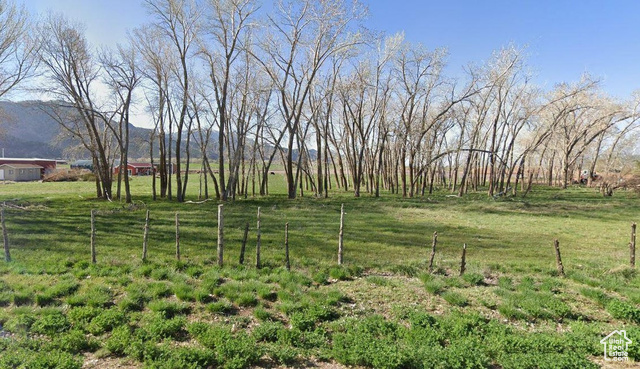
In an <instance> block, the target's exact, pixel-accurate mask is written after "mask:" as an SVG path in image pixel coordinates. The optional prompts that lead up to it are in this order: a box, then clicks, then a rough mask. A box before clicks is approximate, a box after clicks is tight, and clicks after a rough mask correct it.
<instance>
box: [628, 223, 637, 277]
mask: <svg viewBox="0 0 640 369" xmlns="http://www.w3.org/2000/svg"><path fill="white" fill-rule="evenodd" d="M629 263H630V264H631V267H632V268H635V267H636V224H635V223H631V242H630V243H629Z"/></svg>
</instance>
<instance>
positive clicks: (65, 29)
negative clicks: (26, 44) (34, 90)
mask: <svg viewBox="0 0 640 369" xmlns="http://www.w3.org/2000/svg"><path fill="white" fill-rule="evenodd" d="M40 37H41V38H42V42H43V43H42V46H41V48H40V50H39V57H40V61H41V62H42V64H43V65H44V66H45V67H46V71H45V76H46V77H47V80H48V82H49V83H48V84H47V85H46V88H45V90H44V91H43V92H45V93H47V94H49V95H51V96H52V97H54V98H55V99H56V100H58V101H61V103H60V104H59V106H58V107H59V108H60V109H57V110H56V111H55V113H54V119H56V120H57V121H58V123H60V124H61V126H62V127H63V128H64V129H66V130H67V131H68V132H69V133H70V134H72V135H73V136H75V137H78V138H80V140H81V141H82V144H83V146H84V147H85V148H86V149H87V151H88V152H89V153H90V154H91V156H92V158H93V164H94V172H95V174H96V193H97V195H98V197H103V198H105V199H109V200H110V199H111V198H112V193H111V187H112V173H111V158H110V143H111V140H110V134H109V130H108V129H107V123H108V122H109V121H110V119H111V117H110V116H107V115H106V114H105V113H103V106H102V105H101V104H100V102H99V100H98V98H97V96H96V95H97V92H96V85H97V83H98V82H99V78H100V66H99V65H98V63H96V62H95V58H94V56H93V54H92V50H91V48H90V46H89V44H88V43H87V40H86V39H85V37H84V35H83V27H82V26H81V25H79V24H74V23H72V22H70V21H69V20H67V19H66V18H64V17H63V16H61V15H55V14H49V16H48V17H47V19H46V22H45V23H44V24H43V26H42V28H41V29H40ZM70 111H71V112H72V114H71V115H70V114H69V112H70Z"/></svg>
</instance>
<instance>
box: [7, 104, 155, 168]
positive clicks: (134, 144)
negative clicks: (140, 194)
mask: <svg viewBox="0 0 640 369" xmlns="http://www.w3.org/2000/svg"><path fill="white" fill-rule="evenodd" d="M52 108H53V105H52V103H50V102H45V101H21V102H11V101H0V149H4V151H5V156H7V157H42V158H59V159H75V158H86V157H88V154H86V153H85V152H84V151H83V150H81V149H78V146H79V145H80V142H78V141H77V140H73V139H71V138H68V137H66V135H65V132H64V129H63V128H62V127H61V126H60V125H59V124H58V122H56V121H55V120H54V119H53V118H52V117H51V116H50V115H49V114H48V112H51V110H52ZM149 134H150V130H149V129H146V128H138V127H135V126H134V125H131V128H130V136H131V153H130V156H131V157H133V158H136V157H148V146H147V145H146V144H142V142H144V141H146V140H148V137H149Z"/></svg>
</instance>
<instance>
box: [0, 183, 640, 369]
mask: <svg viewBox="0 0 640 369" xmlns="http://www.w3.org/2000/svg"><path fill="white" fill-rule="evenodd" d="M272 180H273V182H274V186H273V188H272V195H270V196H268V197H261V198H249V199H238V200H237V201H236V202H234V203H227V204H225V205H224V215H225V265H224V266H223V267H222V268H221V267H218V266H217V265H216V261H217V257H216V243H217V229H216V227H217V203H216V202H215V201H208V202H204V203H200V204H196V203H186V204H177V203H175V202H171V201H167V200H159V201H156V202H154V201H152V200H151V198H150V187H149V183H148V181H149V179H148V178H138V177H136V178H134V180H133V182H132V186H133V189H132V192H133V194H134V200H135V203H134V204H133V205H126V204H123V203H119V202H113V203H110V202H104V201H98V200H95V199H93V196H95V195H94V194H93V188H92V184H91V183H82V182H74V183H64V184H60V183H25V184H12V185H0V202H3V201H9V202H10V203H11V204H14V205H19V206H20V207H9V208H7V209H6V216H7V222H6V223H7V229H8V233H9V239H10V242H11V255H12V258H13V261H12V262H11V263H0V306H2V309H1V310H0V326H1V327H2V328H1V329H2V330H3V331H6V332H10V333H11V334H12V335H13V336H12V337H14V338H13V339H12V340H6V341H3V340H0V367H16V366H19V365H23V366H24V365H27V367H70V368H75V367H79V366H78V365H79V364H81V363H82V360H83V357H84V356H85V355H87V353H91V352H93V353H94V355H96V356H97V357H102V358H108V359H109V360H115V361H118V362H119V360H122V361H124V362H126V363H127V364H128V365H132V366H136V367H141V368H142V367H176V368H178V367H209V366H212V367H225V368H242V367H251V366H277V365H287V366H305V365H306V364H308V363H309V362H310V361H311V362H319V361H328V362H337V363H339V364H342V365H353V366H365V367H376V368H400V367H414V368H431V367H438V366H439V367H468V368H473V367H478V368H480V367H482V368H486V367H505V368H507V367H523V368H551V367H565V368H573V367H576V368H577V367H591V366H593V365H594V364H593V360H595V359H597V358H598V357H601V355H602V353H601V352H600V349H601V346H599V340H600V339H601V338H602V337H604V336H605V335H607V334H608V333H610V332H611V331H613V330H616V329H627V332H628V334H629V337H630V338H631V339H632V340H634V342H636V341H640V329H638V328H637V327H638V326H637V325H638V324H640V310H639V309H638V303H639V301H640V276H639V275H638V273H637V272H636V270H634V269H630V268H628V267H626V266H625V265H626V264H627V261H628V247H627V244H628V237H629V226H630V223H631V222H632V221H637V220H638V219H637V218H635V217H636V216H637V214H640V212H639V211H640V202H639V201H638V199H637V197H636V196H635V195H633V194H631V193H626V192H624V191H619V192H617V193H616V194H615V195H614V197H612V198H603V197H600V196H599V195H598V194H597V193H596V192H594V191H591V190H587V189H581V188H570V189H568V190H566V191H562V190H558V189H550V188H535V189H534V191H533V192H532V193H531V194H530V195H529V196H528V197H527V198H526V199H522V198H511V199H501V200H497V201H496V200H493V199H491V198H487V197H486V195H484V194H481V193H477V194H469V195H468V196H465V197H463V198H457V197H447V195H448V193H446V192H436V193H435V194H433V195H430V196H429V197H425V198H414V199H402V198H399V197H397V196H395V195H390V194H383V195H382V197H380V198H369V197H367V196H366V195H365V196H364V197H363V198H359V199H355V198H353V197H352V196H351V194H348V193H347V194H345V193H340V192H337V191H334V192H332V193H331V196H330V197H329V198H328V199H316V198H313V197H309V196H306V197H304V198H299V199H296V200H287V199H286V198H285V196H284V187H283V186H282V184H283V182H282V179H281V178H279V176H275V177H274V178H272ZM196 187H197V186H193V187H191V188H190V191H191V192H189V193H188V195H187V198H188V199H189V200H196V199H197V193H196V192H195V190H196ZM306 193H310V192H306ZM342 203H344V204H345V209H346V216H345V232H344V239H345V265H342V266H337V265H336V256H337V255H336V251H337V233H338V227H339V224H338V223H339V217H340V213H339V209H340V205H341V204H342ZM258 207H260V208H261V212H262V218H261V221H262V224H261V227H262V229H261V232H262V264H263V268H262V269H260V270H257V269H255V267H254V265H255V242H256V233H255V221H256V219H255V216H256V211H257V208H258ZM91 209H97V219H96V224H97V238H96V246H97V254H98V262H97V264H95V265H93V264H91V262H90V256H89V229H90V224H89V213H90V210H91ZM147 209H148V210H150V212H151V227H150V237H149V253H148V260H147V261H145V262H142V261H141V260H140V259H141V251H142V250H141V249H142V226H143V224H144V214H145V212H146V210H147ZM175 212H179V213H180V220H181V228H180V230H181V234H180V236H181V237H180V238H181V255H182V258H181V261H179V262H178V261H177V260H175V256H174V255H175V250H174V245H175V239H174V235H175V229H174V219H175V218H174V217H175ZM246 222H250V225H251V230H250V234H249V242H248V244H247V252H246V254H245V264H244V265H243V266H240V265H238V258H239V252H240V245H241V240H242V234H243V230H244V224H245V223H246ZM286 222H289V245H290V255H291V264H292V266H293V270H292V271H291V272H289V271H286V270H285V269H284V234H283V229H284V224H285V223H286ZM434 231H437V232H438V241H439V243H438V248H437V254H436V258H435V268H434V273H432V274H429V273H427V268H428V264H427V263H428V261H427V260H428V257H429V252H430V243H431V235H432V234H433V232H434ZM555 238H557V239H559V241H560V247H561V250H562V257H563V262H564V266H565V271H566V273H567V277H566V278H560V277H557V276H556V272H555V257H554V254H553V247H552V245H553V240H554V239H555ZM463 243H466V244H467V245H468V249H467V272H466V273H465V275H464V276H462V277H459V276H458V271H459V258H460V252H461V246H462V244H463ZM560 328H561V329H560ZM551 347H553V349H551ZM630 356H631V358H632V359H633V360H640V354H638V351H631V352H630ZM434 358H437V360H439V361H434V360H436V359H434ZM16 363H18V364H16Z"/></svg>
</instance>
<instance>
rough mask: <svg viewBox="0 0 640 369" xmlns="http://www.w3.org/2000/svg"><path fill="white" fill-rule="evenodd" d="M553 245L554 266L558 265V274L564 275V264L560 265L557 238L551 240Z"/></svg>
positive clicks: (560, 259)
mask: <svg viewBox="0 0 640 369" xmlns="http://www.w3.org/2000/svg"><path fill="white" fill-rule="evenodd" d="M553 247H554V248H555V249H556V266H557V267H558V275H559V276H561V277H564V266H563V265H562V257H561V256H560V242H559V241H558V240H557V239H556V240H554V241H553Z"/></svg>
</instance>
